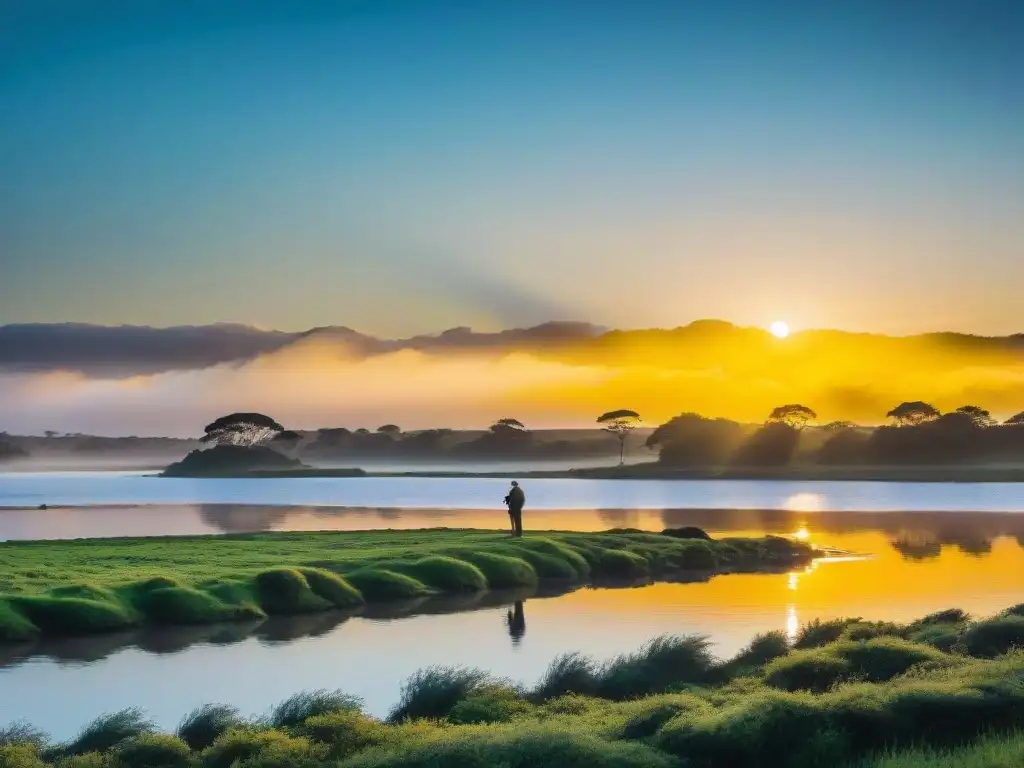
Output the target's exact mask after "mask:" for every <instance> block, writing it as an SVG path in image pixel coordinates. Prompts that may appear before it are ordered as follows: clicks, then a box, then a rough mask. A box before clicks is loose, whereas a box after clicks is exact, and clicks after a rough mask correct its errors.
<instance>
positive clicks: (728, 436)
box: [646, 413, 745, 467]
mask: <svg viewBox="0 0 1024 768" xmlns="http://www.w3.org/2000/svg"><path fill="white" fill-rule="evenodd" d="M744 437H745V434H744V430H743V427H741V426H740V425H739V424H737V423H736V422H735V421H729V420H728V419H707V418H705V417H703V416H701V415H700V414H699V413H681V414H679V415H678V416H675V417H674V418H672V419H669V420H668V421H667V422H665V423H664V424H662V425H661V426H660V427H658V428H657V429H655V430H654V431H653V432H652V433H651V434H650V435H648V437H647V443H646V445H647V447H648V448H658V449H659V453H658V461H659V462H660V463H662V464H665V465H667V466H673V467H716V466H723V465H724V464H726V463H727V462H728V460H729V457H730V456H731V455H732V454H733V452H734V451H735V450H736V449H737V447H739V445H740V444H741V443H742V442H743V440H744Z"/></svg>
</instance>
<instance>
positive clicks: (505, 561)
mask: <svg viewBox="0 0 1024 768" xmlns="http://www.w3.org/2000/svg"><path fill="white" fill-rule="evenodd" d="M457 556H458V557H459V558H461V559H463V560H466V561H467V562H470V563H472V564H473V565H475V566H476V567H477V568H479V569H480V570H481V571H482V572H483V574H484V576H485V577H486V578H487V583H488V584H489V585H490V586H491V588H492V589H514V588H516V587H532V586H536V584H537V581H538V577H537V572H536V571H535V570H533V566H532V565H530V564H529V563H528V562H526V561H525V560H523V559H522V558H521V557H512V556H510V555H499V554H496V553H494V552H472V551H463V550H459V551H458V552H457Z"/></svg>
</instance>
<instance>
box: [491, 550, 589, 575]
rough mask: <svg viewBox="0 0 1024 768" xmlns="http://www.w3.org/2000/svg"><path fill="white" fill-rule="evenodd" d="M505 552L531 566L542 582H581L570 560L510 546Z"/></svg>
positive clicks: (578, 573)
mask: <svg viewBox="0 0 1024 768" xmlns="http://www.w3.org/2000/svg"><path fill="white" fill-rule="evenodd" d="M504 550H505V552H506V553H507V554H510V555H514V556H515V557H518V558H520V559H522V560H525V561H526V562H528V563H529V564H530V567H531V568H533V570H534V571H535V572H536V574H537V576H539V577H540V579H541V580H542V581H559V582H567V583H575V582H578V581H581V579H582V577H581V576H580V572H579V571H577V570H576V569H575V568H574V567H573V566H572V563H570V562H569V561H568V560H565V559H563V558H560V557H556V556H555V555H551V554H548V553H547V552H535V551H534V550H532V549H528V548H526V547H520V546H512V545H509V546H507V547H505V548H504Z"/></svg>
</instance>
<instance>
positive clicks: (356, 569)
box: [0, 529, 813, 642]
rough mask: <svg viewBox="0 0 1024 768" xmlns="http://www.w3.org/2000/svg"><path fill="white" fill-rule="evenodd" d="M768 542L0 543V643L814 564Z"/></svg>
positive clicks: (548, 536)
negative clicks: (425, 599) (539, 587)
mask: <svg viewBox="0 0 1024 768" xmlns="http://www.w3.org/2000/svg"><path fill="white" fill-rule="evenodd" d="M812 555H813V552H812V550H811V549H810V547H808V546H807V545H805V544H801V543H799V542H790V541H785V540H782V539H778V538H774V537H766V538H765V539H750V540H743V539H729V540H727V541H710V542H709V541H703V540H699V539H676V538H672V537H669V536H661V535H658V534H649V533H614V534H613V533H593V534H579V533H573V534H570V533H557V532H551V533H545V534H531V535H527V536H526V537H524V538H521V539H512V538H511V537H509V536H507V535H505V534H503V533H499V532H495V531H474V530H447V529H439V530H423V531H368V532H355V533H260V534H246V535H235V536H193V537H165V538H144V539H91V540H75V541H45V542H39V541H34V542H5V543H2V544H0V642H2V641H20V640H28V639H32V638H33V637H37V636H40V635H42V636H60V635H84V634H94V633H100V632H111V631H116V630H122V629H127V628H130V627H135V626H139V625H141V624H154V625H169V624H204V623H213V622H221V621H236V620H237V621H242V620H253V619H263V618H265V617H267V616H273V615H290V614H302V613H311V612H316V611H326V610H330V609H336V608H340V609H354V608H358V607H359V606H361V605H362V604H363V603H365V602H379V601H384V600H401V599H408V598H412V597H419V596H422V595H427V594H452V595H455V594H469V593H477V592H481V591H483V590H486V589H509V588H524V587H526V588H529V587H536V586H537V585H538V584H539V583H542V582H549V583H553V584H554V583H557V584H581V583H586V582H588V581H594V582H606V581H623V580H625V581H630V582H633V581H637V580H656V579H659V578H671V577H672V576H673V575H675V574H678V573H679V572H681V571H689V570H694V569H698V570H699V569H703V570H708V571H713V570H715V569H717V568H719V567H722V568H725V569H732V568H749V569H757V568H760V567H764V568H770V569H773V570H774V569H778V568H785V567H786V566H787V565H792V564H796V563H803V562H806V561H807V560H809V559H810V558H811V556H812Z"/></svg>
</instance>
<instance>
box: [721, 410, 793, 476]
mask: <svg viewBox="0 0 1024 768" xmlns="http://www.w3.org/2000/svg"><path fill="white" fill-rule="evenodd" d="M799 442H800V430H799V429H797V428H796V427H793V426H790V425H789V424H787V423H786V422H784V421H769V422H768V423H766V424H765V425H764V426H763V427H761V428H760V429H759V430H757V432H755V433H754V434H752V435H751V436H750V437H749V438H747V441H746V442H745V443H743V445H741V446H740V448H739V450H738V451H736V455H735V456H734V457H733V462H732V463H733V464H735V465H737V466H740V467H782V466H785V465H786V464H789V461H790V459H792V458H793V454H794V453H795V452H796V447H797V444H798V443H799Z"/></svg>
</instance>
